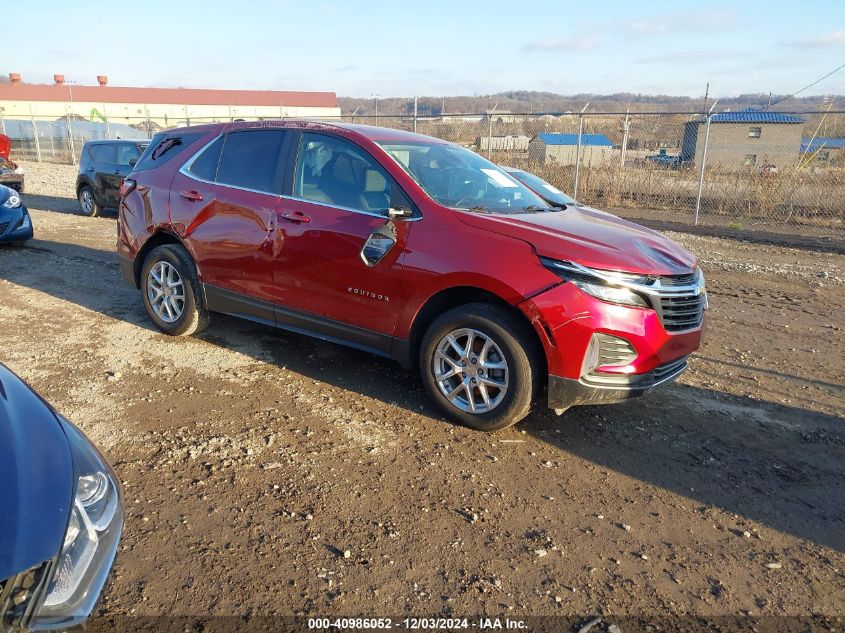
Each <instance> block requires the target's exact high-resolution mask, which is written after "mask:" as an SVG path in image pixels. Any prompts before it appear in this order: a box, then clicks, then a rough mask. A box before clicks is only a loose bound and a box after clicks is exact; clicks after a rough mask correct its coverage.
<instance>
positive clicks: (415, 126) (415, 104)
mask: <svg viewBox="0 0 845 633" xmlns="http://www.w3.org/2000/svg"><path fill="white" fill-rule="evenodd" d="M416 131H417V98H416V97H414V132H415V133H416Z"/></svg>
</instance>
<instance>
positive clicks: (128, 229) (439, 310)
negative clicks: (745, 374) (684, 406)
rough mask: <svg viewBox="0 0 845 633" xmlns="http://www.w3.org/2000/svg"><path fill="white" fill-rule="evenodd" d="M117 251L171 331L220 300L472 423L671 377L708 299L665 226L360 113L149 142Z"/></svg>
mask: <svg viewBox="0 0 845 633" xmlns="http://www.w3.org/2000/svg"><path fill="white" fill-rule="evenodd" d="M117 252H118V256H119V260H120V265H121V269H122V272H123V275H124V277H125V278H126V279H127V281H128V282H129V283H131V284H133V285H134V286H135V287H137V288H139V289H140V291H141V296H142V298H143V302H144V306H145V307H146V310H147V312H148V313H149V316H150V318H151V319H152V321H153V322H154V323H155V325H156V326H157V327H158V328H160V329H161V330H163V331H164V332H166V333H168V334H172V335H174V336H184V335H189V334H192V333H195V332H198V331H200V330H201V329H202V328H204V327H205V326H206V325H207V324H208V322H209V315H210V314H211V313H212V312H222V313H225V314H230V315H235V316H239V317H244V318H247V319H252V320H254V321H258V322H260V323H265V324H269V325H274V326H277V327H280V328H284V329H288V330H293V331H295V332H300V333H304V334H309V335H312V336H316V337H318V338H321V339H324V340H328V341H334V342H337V343H342V344H345V345H349V346H352V347H355V348H358V349H363V350H367V351H369V352H373V353H375V354H380V355H382V356H387V357H389V358H393V359H395V360H396V361H397V362H398V363H399V364H400V365H401V366H402V367H404V368H406V369H410V368H412V367H414V366H417V367H418V368H419V371H420V373H421V375H422V380H423V383H424V385H425V388H426V390H427V392H428V394H429V395H430V397H431V398H432V399H433V400H434V401H435V402H436V403H437V404H438V405H439V407H440V408H441V409H442V410H443V411H444V412H445V413H446V415H448V416H449V417H450V418H451V419H453V420H455V421H457V422H459V423H462V424H465V425H468V426H470V427H473V428H476V429H480V430H485V431H492V430H496V429H500V428H503V427H506V426H508V425H511V424H514V423H515V422H517V421H519V420H521V419H522V418H524V417H525V416H526V415H528V413H529V411H530V409H531V406H532V403H534V402H536V401H538V400H539V399H540V397H541V394H543V393H544V388H545V398H546V400H547V402H548V406H549V407H551V408H552V409H555V410H556V411H557V412H558V413H561V412H563V411H564V410H565V409H567V408H569V407H571V406H573V405H581V404H599V403H610V402H620V401H623V400H627V399H628V398H631V397H634V396H638V395H641V394H643V393H646V392H648V391H650V390H651V389H653V388H655V387H657V386H659V385H662V384H665V383H667V382H670V381H671V380H673V379H675V378H677V376H678V375H679V374H680V373H681V372H683V371H684V369H685V368H686V365H687V358H688V356H689V355H690V354H691V353H692V352H694V351H695V350H696V349H697V348H698V346H699V343H700V340H701V334H702V326H703V319H704V311H705V308H706V306H707V297H706V294H705V292H704V277H703V275H702V272H701V270H700V269H699V268H698V266H697V265H696V260H695V257H694V256H693V255H691V254H690V253H689V252H687V251H686V250H684V249H683V248H681V247H680V246H678V245H677V244H675V243H674V242H672V241H671V240H669V239H667V238H665V237H663V236H661V235H660V234H659V233H656V232H654V231H651V230H649V229H646V228H643V227H641V226H638V225H636V224H633V223H631V222H627V221H625V220H622V219H620V218H617V217H615V216H613V215H610V214H608V213H604V212H602V211H599V210H596V209H592V208H588V207H584V206H579V205H577V204H576V205H570V206H568V207H566V208H565V209H563V208H560V207H553V206H551V205H549V204H548V203H546V202H545V201H544V200H543V199H542V198H541V197H539V196H538V195H537V194H536V193H534V192H532V191H531V190H530V189H529V188H527V187H526V186H525V185H523V184H522V183H521V182H520V181H519V180H516V179H515V178H513V177H512V176H510V175H509V174H508V173H507V172H505V171H504V170H502V169H501V168H499V167H497V166H496V165H494V164H493V163H491V162H489V161H487V160H485V159H484V158H482V157H481V156H479V155H478V154H475V153H474V152H471V151H470V150H468V149H465V148H463V147H460V146H458V145H454V144H452V143H448V142H445V141H442V140H438V139H435V138H430V137H427V136H421V135H418V134H411V133H408V132H403V131H398V130H391V129H386V128H379V127H368V126H363V125H345V124H326V123H318V122H306V121H298V122H294V121H288V122H279V121H272V122H271V121H262V122H255V123H245V122H234V123H226V124H213V125H205V126H199V127H190V128H183V129H177V130H171V131H167V132H162V133H160V134H158V135H157V136H156V137H155V138H154V139H153V140H152V141H151V142H150V145H149V147H147V149H146V150H145V151H144V153H143V155H142V156H141V158H140V159H139V160H138V162H137V164H136V165H135V167H134V169H133V170H132V172H131V173H130V174H129V175H128V176H127V178H126V180H125V181H124V183H123V185H122V186H121V190H120V206H119V224H118V240H117Z"/></svg>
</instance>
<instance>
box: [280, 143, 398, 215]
mask: <svg viewBox="0 0 845 633" xmlns="http://www.w3.org/2000/svg"><path fill="white" fill-rule="evenodd" d="M400 194H401V191H400V190H399V188H398V187H396V186H395V185H394V184H393V179H392V178H391V177H390V175H389V174H388V173H387V172H386V171H385V170H384V169H383V168H382V167H381V165H379V164H378V163H377V162H375V160H373V158H372V157H371V156H369V155H368V154H367V153H366V152H365V151H364V150H362V149H361V148H359V147H357V146H356V145H354V144H353V143H350V142H349V141H345V140H343V139H339V138H335V137H333V136H324V135H322V134H312V133H305V134H303V135H302V143H301V145H300V148H299V154H298V156H297V159H296V171H295V173H294V178H293V196H294V197H296V198H302V199H303V200H311V201H313V202H320V203H322V204H328V205H333V206H339V207H346V208H347V209H354V210H357V211H368V212H375V213H385V214H386V213H387V209H388V208H389V207H390V206H391V204H392V202H393V198H397V197H399V196H400ZM401 198H402V199H403V200H404V196H401Z"/></svg>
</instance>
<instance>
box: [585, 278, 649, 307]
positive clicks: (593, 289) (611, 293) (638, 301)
mask: <svg viewBox="0 0 845 633" xmlns="http://www.w3.org/2000/svg"><path fill="white" fill-rule="evenodd" d="M573 283H574V284H575V285H576V286H578V287H579V288H580V289H581V290H583V291H584V292H586V293H587V294H588V295H590V296H591V297H595V298H596V299H601V300H602V301H607V302H608V303H619V304H621V305H626V306H636V307H638V308H648V307H649V305H648V303H647V302H646V300H645V299H643V298H642V297H641V296H640V295H638V294H637V293H636V292H634V291H633V290H628V289H627V288H616V287H614V286H602V285H601V284H594V283H590V282H586V281H575V282H573Z"/></svg>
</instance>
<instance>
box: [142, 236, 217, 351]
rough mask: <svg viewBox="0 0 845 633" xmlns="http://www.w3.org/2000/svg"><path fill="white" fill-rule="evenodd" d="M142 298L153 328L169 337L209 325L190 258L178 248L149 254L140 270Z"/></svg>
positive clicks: (170, 245)
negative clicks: (153, 325) (154, 325)
mask: <svg viewBox="0 0 845 633" xmlns="http://www.w3.org/2000/svg"><path fill="white" fill-rule="evenodd" d="M141 295H142V296H143V299H144V307H145V308H146V309H147V314H149V315H150V318H151V319H152V320H153V323H155V324H156V327H158V329H160V330H161V331H162V332H165V333H166V334H170V335H171V336H190V335H191V334H196V333H197V332H200V331H202V330H203V329H205V327H206V326H207V325H208V322H209V316H208V311H207V310H205V309H204V308H203V305H202V290H201V286H200V283H199V278H198V277H197V269H196V266H194V263H193V261H192V260H191V256H190V255H189V254H188V252H187V251H186V250H185V249H184V248H183V247H182V246H179V245H176V244H166V245H164V246H157V247H156V248H154V249H153V250H151V251H150V253H149V255H147V258H146V259H145V260H144V266H143V268H142V270H141Z"/></svg>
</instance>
